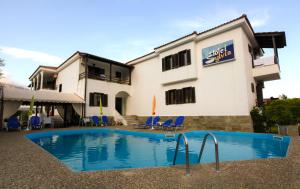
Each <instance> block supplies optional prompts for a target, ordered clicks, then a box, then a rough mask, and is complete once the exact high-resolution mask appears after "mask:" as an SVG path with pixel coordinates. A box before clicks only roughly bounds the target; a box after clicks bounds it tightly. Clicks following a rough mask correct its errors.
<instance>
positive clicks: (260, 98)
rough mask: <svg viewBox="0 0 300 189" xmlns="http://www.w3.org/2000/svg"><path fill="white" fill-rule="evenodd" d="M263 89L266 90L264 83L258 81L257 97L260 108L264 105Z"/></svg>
mask: <svg viewBox="0 0 300 189" xmlns="http://www.w3.org/2000/svg"><path fill="white" fill-rule="evenodd" d="M263 88H264V82H263V81H258V82H257V83H256V97H257V106H259V107H261V106H263V105H264V96H263Z"/></svg>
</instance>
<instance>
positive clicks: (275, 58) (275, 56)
mask: <svg viewBox="0 0 300 189" xmlns="http://www.w3.org/2000/svg"><path fill="white" fill-rule="evenodd" d="M272 42H273V49H274V62H275V64H278V50H277V46H276V40H275V37H274V36H272Z"/></svg>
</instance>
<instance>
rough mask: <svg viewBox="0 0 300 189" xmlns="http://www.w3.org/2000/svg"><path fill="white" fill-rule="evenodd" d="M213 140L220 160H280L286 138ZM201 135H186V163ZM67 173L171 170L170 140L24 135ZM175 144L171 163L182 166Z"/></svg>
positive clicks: (131, 135) (93, 132)
mask: <svg viewBox="0 0 300 189" xmlns="http://www.w3.org/2000/svg"><path fill="white" fill-rule="evenodd" d="M212 132H213V133H214V134H215V136H216V137H217V140H218V141H219V154H220V161H221V162H224V161H235V160H250V159H258V158H274V157H285V156H286V155H287V150H288V146H289V142H290V137H283V138H282V139H279V138H276V137H273V135H270V134H255V133H241V132H222V131H212ZM206 133H207V131H192V132H187V133H186V136H187V138H188V142H189V151H190V153H189V154H190V162H191V164H194V163H197V159H198V156H199V151H200V147H201V144H202V140H203V137H204V135H205V134H206ZM26 137H27V138H29V139H31V140H32V141H33V142H34V143H36V144H38V145H39V146H41V147H42V148H43V149H45V150H46V151H48V152H49V153H51V154H52V155H53V156H55V157H56V158H57V159H59V160H60V161H62V162H63V163H64V164H65V165H67V166H68V167H69V168H70V169H72V170H73V171H76V172H78V171H95V170H109V169H127V168H142V167H158V166H170V165H172V161H173V157H174V153H175V147H176V141H175V138H166V137H165V135H164V134H154V133H141V132H131V131H124V130H113V129H83V130H72V131H50V132H41V133H34V134H28V135H26ZM184 158H185V153H184V145H183V144H181V145H180V149H179V153H178V156H177V163H176V164H184V162H185V159H184ZM201 161H202V162H203V163H211V162H214V143H213V141H212V139H211V138H208V140H207V143H206V147H205V150H204V153H203V160H201Z"/></svg>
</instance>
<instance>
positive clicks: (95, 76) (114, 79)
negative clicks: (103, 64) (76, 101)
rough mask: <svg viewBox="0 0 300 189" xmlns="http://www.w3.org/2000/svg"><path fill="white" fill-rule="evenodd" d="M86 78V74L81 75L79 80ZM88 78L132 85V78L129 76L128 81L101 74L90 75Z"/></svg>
mask: <svg viewBox="0 0 300 189" xmlns="http://www.w3.org/2000/svg"><path fill="white" fill-rule="evenodd" d="M85 77H86V72H83V73H81V74H79V80H80V79H84V78H85ZM87 78H89V79H95V80H101V81H106V82H112V83H119V84H126V85H131V80H130V76H128V79H121V78H118V77H112V76H111V75H107V74H99V75H98V74H94V73H88V75H87Z"/></svg>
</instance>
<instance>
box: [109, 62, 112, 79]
mask: <svg viewBox="0 0 300 189" xmlns="http://www.w3.org/2000/svg"><path fill="white" fill-rule="evenodd" d="M111 69H112V64H111V63H110V64H109V81H110V82H111Z"/></svg>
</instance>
